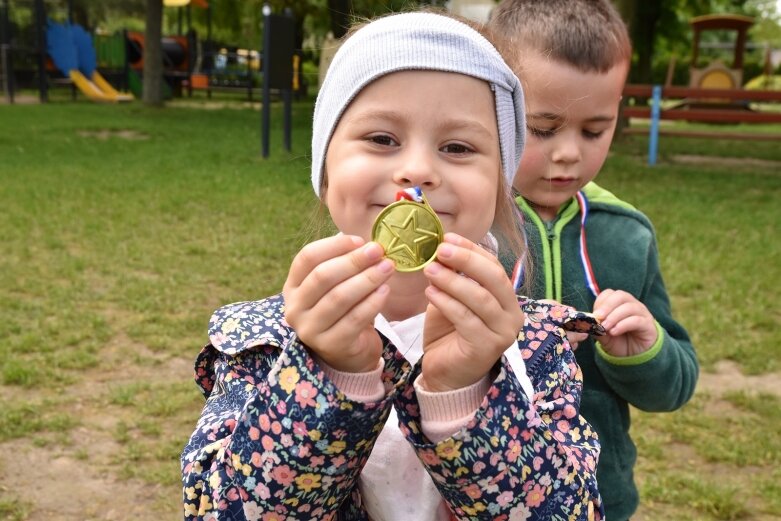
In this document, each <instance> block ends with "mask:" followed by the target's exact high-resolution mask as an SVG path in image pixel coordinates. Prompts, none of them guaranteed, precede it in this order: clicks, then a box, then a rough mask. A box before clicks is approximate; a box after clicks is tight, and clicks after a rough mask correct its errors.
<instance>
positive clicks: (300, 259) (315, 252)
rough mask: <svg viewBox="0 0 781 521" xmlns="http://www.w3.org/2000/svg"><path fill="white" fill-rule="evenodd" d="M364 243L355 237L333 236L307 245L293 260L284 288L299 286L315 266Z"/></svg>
mask: <svg viewBox="0 0 781 521" xmlns="http://www.w3.org/2000/svg"><path fill="white" fill-rule="evenodd" d="M364 242H365V241H364V240H363V239H362V238H361V237H358V236H356V235H335V236H333V237H326V238H325V239H320V240H317V241H314V242H311V243H309V244H307V245H306V246H304V247H303V248H301V251H299V252H298V254H296V256H295V257H294V258H293V262H292V263H291V265H290V271H289V272H288V276H287V281H286V283H285V286H288V285H289V286H291V287H297V286H299V285H300V284H301V283H302V282H303V280H304V279H305V278H306V277H307V276H308V275H309V273H311V272H312V270H313V269H315V268H316V267H317V266H319V265H320V264H322V263H323V262H325V261H327V260H329V259H333V258H335V257H339V256H342V255H345V254H346V253H349V252H351V251H353V250H355V249H356V248H358V247H360V246H362V245H363V244H364Z"/></svg>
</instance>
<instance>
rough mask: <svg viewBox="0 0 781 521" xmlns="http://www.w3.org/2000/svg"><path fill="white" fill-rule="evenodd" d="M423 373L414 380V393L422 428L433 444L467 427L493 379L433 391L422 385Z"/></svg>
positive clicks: (486, 377) (487, 378) (486, 378)
mask: <svg viewBox="0 0 781 521" xmlns="http://www.w3.org/2000/svg"><path fill="white" fill-rule="evenodd" d="M422 378H423V375H421V376H419V377H418V378H416V379H415V383H414V384H413V385H414V386H415V394H416V395H417V397H418V405H420V427H421V429H423V434H425V435H426V437H427V438H428V439H429V440H431V441H432V442H434V443H438V442H440V441H442V440H444V439H445V438H449V437H450V436H452V435H453V434H455V433H456V432H458V431H459V430H461V428H462V427H464V426H465V425H466V424H467V423H468V422H469V420H470V419H472V416H474V414H475V411H476V410H477V409H478V408H479V407H480V404H481V403H482V401H483V398H484V397H485V395H486V393H488V389H490V388H491V380H490V379H489V377H488V376H487V375H486V376H484V377H483V379H482V380H480V381H478V382H476V383H473V384H472V385H470V386H468V387H462V388H461V389H457V390H455V391H447V392H441V393H436V392H430V391H426V390H425V389H424V388H423V386H422V385H421V379H422Z"/></svg>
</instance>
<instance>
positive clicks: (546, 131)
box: [526, 126, 558, 138]
mask: <svg viewBox="0 0 781 521" xmlns="http://www.w3.org/2000/svg"><path fill="white" fill-rule="evenodd" d="M526 128H527V129H528V130H529V132H530V133H531V134H532V135H533V136H536V137H539V138H547V137H553V136H555V135H556V131H557V130H558V129H557V128H536V127H531V126H527V127H526Z"/></svg>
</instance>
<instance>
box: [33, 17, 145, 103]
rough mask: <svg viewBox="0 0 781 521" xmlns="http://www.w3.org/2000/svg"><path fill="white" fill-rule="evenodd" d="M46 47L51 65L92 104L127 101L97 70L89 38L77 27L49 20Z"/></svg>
mask: <svg viewBox="0 0 781 521" xmlns="http://www.w3.org/2000/svg"><path fill="white" fill-rule="evenodd" d="M46 47H47V51H48V53H49V56H50V57H51V59H52V61H53V62H54V64H55V65H56V66H57V68H58V69H59V70H60V71H61V72H62V73H63V74H66V75H67V76H68V77H69V78H70V79H71V81H73V84H74V85H76V87H77V88H78V89H79V90H80V91H81V92H83V93H84V94H85V95H86V96H87V98H89V99H91V100H93V101H102V102H118V101H130V100H132V99H133V96H132V95H131V94H120V93H119V92H117V91H116V90H115V89H114V87H112V86H111V84H110V83H109V82H108V81H106V79H105V78H103V76H101V75H100V73H99V72H98V70H97V56H96V54H95V47H94V46H93V44H92V38H91V37H90V35H89V33H87V32H86V31H85V30H84V29H83V28H82V27H81V26H79V25H71V24H58V23H55V22H53V21H51V20H49V23H48V27H47V30H46Z"/></svg>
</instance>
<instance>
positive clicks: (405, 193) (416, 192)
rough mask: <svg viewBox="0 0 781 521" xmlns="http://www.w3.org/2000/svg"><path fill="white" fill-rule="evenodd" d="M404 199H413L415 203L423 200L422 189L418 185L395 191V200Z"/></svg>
mask: <svg viewBox="0 0 781 521" xmlns="http://www.w3.org/2000/svg"><path fill="white" fill-rule="evenodd" d="M402 199H406V200H407V201H413V202H416V203H422V202H423V190H421V189H420V187H419V186H413V187H412V188H405V189H404V190H399V191H398V192H396V200H397V201H401V200H402Z"/></svg>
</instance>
